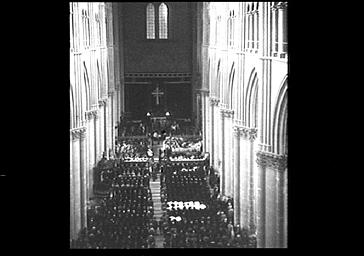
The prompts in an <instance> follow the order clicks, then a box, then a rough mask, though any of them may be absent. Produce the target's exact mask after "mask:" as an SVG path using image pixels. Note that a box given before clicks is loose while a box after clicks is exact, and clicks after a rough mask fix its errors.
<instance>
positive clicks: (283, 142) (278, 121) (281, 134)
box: [273, 75, 288, 155]
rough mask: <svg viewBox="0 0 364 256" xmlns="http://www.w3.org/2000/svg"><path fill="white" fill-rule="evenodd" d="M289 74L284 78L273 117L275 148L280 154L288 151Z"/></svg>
mask: <svg viewBox="0 0 364 256" xmlns="http://www.w3.org/2000/svg"><path fill="white" fill-rule="evenodd" d="M287 102H288V76H287V75H286V76H285V77H284V78H283V81H282V83H281V86H280V89H279V93H278V96H277V99H276V103H275V110H274V119H273V150H274V152H275V153H277V154H280V155H286V154H287V153H288V150H287V149H288V144H287V142H288V141H287V116H288V108H287Z"/></svg>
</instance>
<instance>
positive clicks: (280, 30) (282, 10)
mask: <svg viewBox="0 0 364 256" xmlns="http://www.w3.org/2000/svg"><path fill="white" fill-rule="evenodd" d="M277 9H278V47H279V48H278V51H279V52H284V47H283V38H284V29H283V26H284V20H285V15H286V4H285V3H284V2H280V3H279V4H278V5H277Z"/></svg>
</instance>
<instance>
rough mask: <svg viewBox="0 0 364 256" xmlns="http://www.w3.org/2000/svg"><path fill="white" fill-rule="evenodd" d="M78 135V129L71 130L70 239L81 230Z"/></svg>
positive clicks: (75, 237) (74, 237)
mask: <svg viewBox="0 0 364 256" xmlns="http://www.w3.org/2000/svg"><path fill="white" fill-rule="evenodd" d="M79 140H80V133H79V130H78V129H75V130H72V154H73V155H72V158H71V159H72V169H71V172H72V174H71V175H72V181H73V184H72V185H73V186H72V187H73V190H72V191H71V195H70V196H71V201H73V203H74V205H73V210H74V211H73V213H71V218H73V221H71V222H73V230H72V238H73V239H77V237H78V232H79V231H80V229H81V204H80V203H81V195H80V192H81V189H80V143H79Z"/></svg>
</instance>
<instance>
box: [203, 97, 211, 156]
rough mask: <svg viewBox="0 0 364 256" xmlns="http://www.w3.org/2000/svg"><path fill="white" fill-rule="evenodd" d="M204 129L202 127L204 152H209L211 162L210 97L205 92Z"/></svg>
mask: <svg viewBox="0 0 364 256" xmlns="http://www.w3.org/2000/svg"><path fill="white" fill-rule="evenodd" d="M204 106H205V129H204V133H205V139H206V149H205V151H206V152H209V153H210V163H211V144H210V131H211V127H210V126H211V125H210V118H211V114H210V108H211V105H210V97H208V95H207V94H206V97H205V105H204Z"/></svg>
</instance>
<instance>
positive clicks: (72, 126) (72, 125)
mask: <svg viewBox="0 0 364 256" xmlns="http://www.w3.org/2000/svg"><path fill="white" fill-rule="evenodd" d="M73 94H74V93H73V86H72V84H71V85H70V109H71V117H70V129H71V128H74V127H75V124H76V120H75V98H74V95H73Z"/></svg>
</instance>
